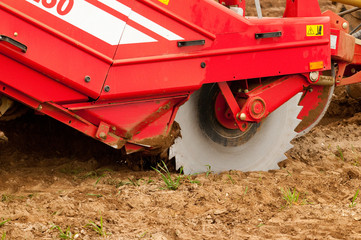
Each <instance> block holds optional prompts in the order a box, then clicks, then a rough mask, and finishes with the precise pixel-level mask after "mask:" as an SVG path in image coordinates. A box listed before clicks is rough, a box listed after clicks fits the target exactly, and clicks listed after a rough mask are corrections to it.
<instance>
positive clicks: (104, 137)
mask: <svg viewBox="0 0 361 240" xmlns="http://www.w3.org/2000/svg"><path fill="white" fill-rule="evenodd" d="M99 137H100V138H101V139H104V140H105V139H107V134H106V133H105V132H101V133H99Z"/></svg>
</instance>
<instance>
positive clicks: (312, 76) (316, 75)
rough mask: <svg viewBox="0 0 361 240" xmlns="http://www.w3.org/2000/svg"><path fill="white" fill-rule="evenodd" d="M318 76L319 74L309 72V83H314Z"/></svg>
mask: <svg viewBox="0 0 361 240" xmlns="http://www.w3.org/2000/svg"><path fill="white" fill-rule="evenodd" d="M319 76H320V73H319V72H317V71H316V72H310V80H311V82H316V81H317V80H318V78H319Z"/></svg>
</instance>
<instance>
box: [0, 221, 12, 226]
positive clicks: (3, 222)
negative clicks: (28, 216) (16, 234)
mask: <svg viewBox="0 0 361 240" xmlns="http://www.w3.org/2000/svg"><path fill="white" fill-rule="evenodd" d="M7 222H10V219H7V220H3V221H2V222H0V227H2V226H4V225H5V223H7Z"/></svg>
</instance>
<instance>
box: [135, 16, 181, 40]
mask: <svg viewBox="0 0 361 240" xmlns="http://www.w3.org/2000/svg"><path fill="white" fill-rule="evenodd" d="M129 18H130V19H131V20H133V21H134V22H136V23H138V24H140V25H142V26H143V27H145V28H148V29H149V30H151V31H152V32H155V33H156V34H158V35H160V36H162V37H164V38H165V39H168V40H170V41H171V40H183V38H182V37H180V36H178V35H177V34H175V33H173V32H171V31H169V30H168V29H166V28H164V27H162V26H160V25H159V24H157V23H155V22H153V21H151V20H149V19H148V18H145V17H143V16H142V15H140V14H138V13H136V12H132V13H131V14H130V16H129Z"/></svg>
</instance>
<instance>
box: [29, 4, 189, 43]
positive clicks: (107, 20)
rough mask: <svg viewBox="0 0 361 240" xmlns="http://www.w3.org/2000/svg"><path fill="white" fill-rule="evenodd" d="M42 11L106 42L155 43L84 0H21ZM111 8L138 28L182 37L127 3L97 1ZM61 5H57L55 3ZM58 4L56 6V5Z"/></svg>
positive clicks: (173, 37) (168, 38)
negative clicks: (134, 9) (137, 11)
mask: <svg viewBox="0 0 361 240" xmlns="http://www.w3.org/2000/svg"><path fill="white" fill-rule="evenodd" d="M25 1H27V2H29V3H31V4H33V5H35V6H37V7H39V8H41V9H42V10H44V11H46V12H48V13H50V14H52V15H54V16H56V17H58V18H60V19H62V20H63V21H66V22H68V23H70V24H72V25H74V26H76V27H78V28H80V29H81V30H83V31H85V32H87V33H89V34H91V35H93V36H95V37H97V38H99V39H101V40H103V41H104V42H107V43H108V44H110V45H118V44H134V43H147V42H157V41H158V40H157V39H154V38H153V37H150V36H149V35H147V34H146V33H144V32H142V30H141V29H140V30H139V29H136V28H134V27H132V26H129V25H127V24H126V23H125V21H123V20H121V19H119V18H117V17H115V16H113V15H112V14H110V13H108V12H106V11H104V10H102V9H100V8H98V7H96V6H94V5H93V4H91V3H89V2H87V1H85V0H76V1H74V0H68V1H60V2H58V1H56V0H51V1H50V2H49V1H44V0H43V1H40V0H25ZM99 2H101V3H103V4H105V5H107V6H108V7H110V8H112V9H114V10H115V11H117V12H119V13H121V14H123V15H125V16H126V17H129V19H130V20H133V21H134V22H136V23H137V24H139V25H141V26H142V27H144V28H146V29H148V30H150V31H152V32H154V33H155V34H157V35H158V36H161V37H163V38H165V39H167V40H170V41H172V40H173V41H174V40H182V39H183V38H182V37H181V36H179V35H177V34H175V33H173V32H171V31H170V30H168V29H166V28H164V27H162V26H161V25H159V24H158V23H155V22H153V21H151V20H150V19H148V18H146V17H144V16H142V15H140V14H138V13H136V12H134V11H132V9H131V8H129V7H128V6H126V5H124V4H122V3H120V2H118V1H116V0H99ZM60 3H61V4H62V5H61V6H60V5H59V4H60ZM57 4H58V5H57Z"/></svg>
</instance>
